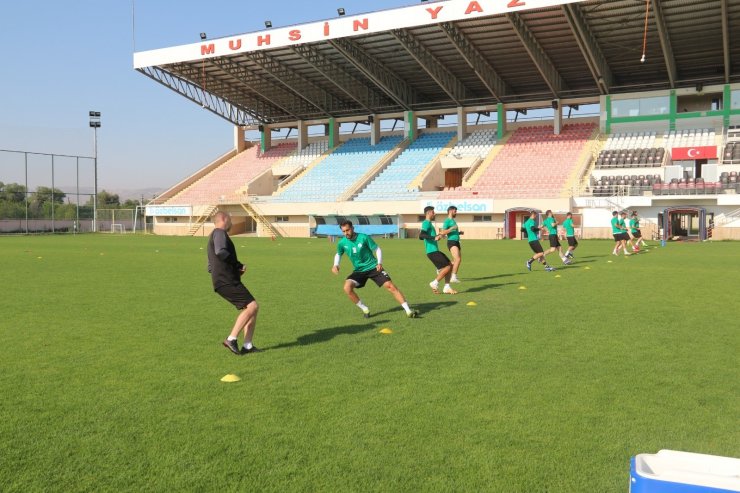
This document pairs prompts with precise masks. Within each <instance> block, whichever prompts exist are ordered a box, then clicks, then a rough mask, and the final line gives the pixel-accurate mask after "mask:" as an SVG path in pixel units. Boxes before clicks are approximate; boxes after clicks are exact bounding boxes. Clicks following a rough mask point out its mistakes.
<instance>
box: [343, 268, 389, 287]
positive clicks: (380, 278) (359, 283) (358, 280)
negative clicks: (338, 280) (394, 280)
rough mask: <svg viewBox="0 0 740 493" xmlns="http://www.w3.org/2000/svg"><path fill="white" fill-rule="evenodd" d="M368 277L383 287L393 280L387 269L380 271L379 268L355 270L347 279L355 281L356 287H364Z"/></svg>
mask: <svg viewBox="0 0 740 493" xmlns="http://www.w3.org/2000/svg"><path fill="white" fill-rule="evenodd" d="M368 279H372V280H373V281H374V282H375V284H377V285H378V287H381V286H382V285H383V284H385V283H387V282H388V281H390V280H391V276H389V275H388V273H387V272H386V271H384V270H382V271H380V272H378V270H377V269H370V270H366V271H364V272H360V271H354V272H353V273H352V274H350V275H348V276H347V280H348V281H352V282H354V283H355V287H356V288H364V287H365V284H366V283H367V280H368Z"/></svg>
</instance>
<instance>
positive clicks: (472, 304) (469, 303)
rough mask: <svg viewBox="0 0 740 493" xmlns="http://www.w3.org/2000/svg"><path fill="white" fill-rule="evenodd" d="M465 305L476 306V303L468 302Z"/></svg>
mask: <svg viewBox="0 0 740 493" xmlns="http://www.w3.org/2000/svg"><path fill="white" fill-rule="evenodd" d="M466 304H467V305H468V306H478V303H476V302H475V301H468V302H467V303H466Z"/></svg>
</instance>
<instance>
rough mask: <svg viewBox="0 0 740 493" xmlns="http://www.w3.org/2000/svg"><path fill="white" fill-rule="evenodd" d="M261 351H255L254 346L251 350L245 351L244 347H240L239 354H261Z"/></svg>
mask: <svg viewBox="0 0 740 493" xmlns="http://www.w3.org/2000/svg"><path fill="white" fill-rule="evenodd" d="M261 352H262V350H261V349H257V347H256V346H252V349H247V348H245V347H244V346H242V349H241V352H240V353H239V354H252V353H261Z"/></svg>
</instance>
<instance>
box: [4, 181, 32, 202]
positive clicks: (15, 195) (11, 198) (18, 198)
mask: <svg viewBox="0 0 740 493" xmlns="http://www.w3.org/2000/svg"><path fill="white" fill-rule="evenodd" d="M26 191H27V190H26V187H25V185H21V184H19V183H6V184H5V185H3V184H2V182H0V201H8V202H16V203H18V202H24V201H25V199H26Z"/></svg>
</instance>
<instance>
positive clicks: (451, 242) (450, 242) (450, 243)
mask: <svg viewBox="0 0 740 493" xmlns="http://www.w3.org/2000/svg"><path fill="white" fill-rule="evenodd" d="M452 247H457V248H458V249H459V250H462V248H460V242H459V241H455V240H447V249H448V250H452Z"/></svg>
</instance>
